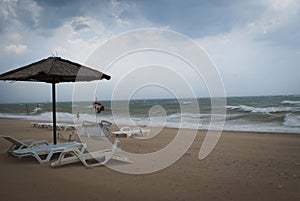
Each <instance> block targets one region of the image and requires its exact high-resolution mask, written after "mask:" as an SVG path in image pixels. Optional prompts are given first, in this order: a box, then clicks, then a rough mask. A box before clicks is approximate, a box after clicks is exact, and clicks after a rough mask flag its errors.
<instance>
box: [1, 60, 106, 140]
mask: <svg viewBox="0 0 300 201" xmlns="http://www.w3.org/2000/svg"><path fill="white" fill-rule="evenodd" d="M102 79H107V80H109V79H110V76H109V75H106V74H104V73H102V72H99V71H97V70H94V69H91V68H89V67H86V66H82V65H81V64H78V63H74V62H72V61H69V60H65V59H62V58H60V57H49V58H47V59H43V60H40V61H38V62H35V63H32V64H29V65H26V66H24V67H20V68H17V69H15V70H12V71H9V72H6V73H3V74H1V75H0V80H11V81H32V82H46V83H51V84H52V111H53V143H54V144H56V142H57V141H56V97H55V95H56V94H55V93H56V92H55V84H56V83H59V82H81V81H92V80H102Z"/></svg>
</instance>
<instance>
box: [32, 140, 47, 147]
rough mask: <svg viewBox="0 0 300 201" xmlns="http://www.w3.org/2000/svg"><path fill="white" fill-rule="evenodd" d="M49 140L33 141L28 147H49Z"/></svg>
mask: <svg viewBox="0 0 300 201" xmlns="http://www.w3.org/2000/svg"><path fill="white" fill-rule="evenodd" d="M49 144H50V143H49V142H48V141H47V140H39V141H33V142H32V143H31V144H30V145H29V146H28V147H33V146H38V145H49Z"/></svg>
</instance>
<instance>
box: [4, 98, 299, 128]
mask: <svg viewBox="0 0 300 201" xmlns="http://www.w3.org/2000/svg"><path fill="white" fill-rule="evenodd" d="M100 102H101V103H102V104H103V105H104V106H105V110H104V111H103V112H101V113H100V114H95V110H94V107H93V105H92V103H93V101H84V102H58V103H57V104H56V107H57V108H56V113H57V121H58V122H73V121H78V120H80V121H99V119H100V120H107V121H111V122H113V123H114V122H118V124H120V123H121V124H122V125H128V126H162V125H163V126H165V127H170V128H192V129H208V127H209V125H210V124H213V123H216V121H218V120H216V121H214V122H213V123H212V122H211V118H212V116H213V115H217V116H218V115H219V119H220V121H222V120H224V119H225V123H224V127H223V128H222V129H223V130H227V131H255V132H271V133H296V134H300V95H289V96H249V97H227V98H226V104H225V112H226V113H225V114H221V116H220V114H212V112H211V111H212V110H211V108H212V107H211V99H210V98H198V99H153V100H130V101H126V100H123V101H122V100H119V101H107V100H103V101H101V100H100ZM195 102H196V104H197V105H196V106H197V107H198V108H199V110H198V109H195V108H196V107H195ZM182 107H184V108H185V109H184V110H183V109H182ZM153 113H154V116H155V117H158V119H159V120H158V121H154V120H153ZM78 117H79V118H78ZM0 118H15V119H26V120H31V121H51V120H52V103H51V102H50V103H43V102H39V103H17V104H0ZM215 119H218V118H215ZM217 123H218V122H217Z"/></svg>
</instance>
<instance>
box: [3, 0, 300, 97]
mask: <svg viewBox="0 0 300 201" xmlns="http://www.w3.org/2000/svg"><path fill="white" fill-rule="evenodd" d="M0 2H1V3H0V41H1V43H0V73H4V72H6V71H8V70H12V69H14V68H16V67H19V66H22V65H25V64H29V63H31V62H34V61H37V60H40V59H42V58H47V57H49V56H51V54H55V55H58V56H61V57H63V58H66V59H70V60H73V61H76V62H79V63H84V62H85V61H86V59H87V58H88V56H89V55H90V54H92V52H93V51H94V50H95V49H96V48H97V47H99V46H100V45H101V44H102V43H103V42H104V41H106V40H108V39H109V38H111V37H113V36H115V35H117V34H121V33H123V32H127V31H131V30H134V29H141V28H163V29H169V30H172V31H175V32H179V33H181V34H184V35H185V36H187V37H189V38H191V39H192V40H194V41H196V42H197V43H198V44H199V46H201V47H202V48H203V49H204V50H205V51H206V52H207V53H208V55H209V56H210V57H211V59H212V60H213V62H214V63H215V65H216V68H217V69H218V71H219V73H220V76H221V77H222V80H223V82H224V87H225V91H226V95H227V96H248V95H286V94H291V95H293V94H300V87H299V86H300V78H299V75H300V23H299V22H300V1H299V0H251V1H244V0H185V1H183V0H161V1H158V0H152V1H148V0H125V1H116V0H113V1H110V0H99V1H96V0H94V1H93V0H87V1H81V0H73V1H69V0H35V1H34V0H20V1H18V0H0ZM170 65H171V64H170ZM174 65H175V64H174ZM171 66H172V65H171ZM108 73H109V72H108ZM113 76H114V74H112V77H113ZM116 77H117V76H116ZM99 84H101V86H103V87H101V89H105V88H106V87H105V85H108V87H107V90H109V89H111V88H113V87H112V86H110V85H112V84H114V82H112V83H110V82H109V81H101V83H99ZM72 90H73V85H71V84H60V85H59V86H58V90H57V94H58V101H70V100H71V99H72ZM157 91H159V90H157ZM0 93H1V96H0V102H2V103H3V102H39V101H51V86H50V85H48V84H43V83H24V82H22V83H17V82H16V83H13V84H12V83H9V82H4V83H3V82H1V83H0ZM103 94H104V95H103V96H102V97H101V98H102V99H109V98H110V94H109V93H108V92H107V93H105V92H103ZM141 94H142V96H144V95H145V94H143V93H141ZM196 94H197V96H200V97H201V96H206V95H207V94H205V93H203V94H202V92H199V93H197V92H196ZM97 96H99V95H98V94H97ZM151 97H155V94H151ZM158 97H162V98H163V97H164V95H163V93H162V94H160V93H158V94H157V97H156V98H158ZM166 97H167V96H166ZM146 98H148V97H146Z"/></svg>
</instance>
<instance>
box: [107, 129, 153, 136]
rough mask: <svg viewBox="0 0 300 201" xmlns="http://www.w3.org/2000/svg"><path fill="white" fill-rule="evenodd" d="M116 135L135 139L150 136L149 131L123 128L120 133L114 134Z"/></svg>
mask: <svg viewBox="0 0 300 201" xmlns="http://www.w3.org/2000/svg"><path fill="white" fill-rule="evenodd" d="M112 133H113V134H115V135H126V136H127V137H135V136H139V137H142V136H148V135H149V134H150V130H149V129H142V128H140V127H135V128H132V129H131V128H130V127H123V128H121V129H120V130H119V131H115V132H112Z"/></svg>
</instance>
